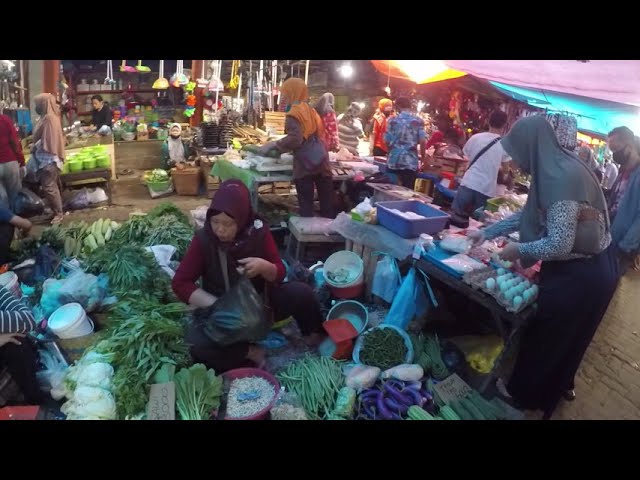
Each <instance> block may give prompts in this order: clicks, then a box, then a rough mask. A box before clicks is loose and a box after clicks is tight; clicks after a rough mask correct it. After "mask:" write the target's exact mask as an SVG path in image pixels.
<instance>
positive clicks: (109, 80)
mask: <svg viewBox="0 0 640 480" xmlns="http://www.w3.org/2000/svg"><path fill="white" fill-rule="evenodd" d="M115 83H116V81H115V80H114V79H113V60H107V76H106V77H105V79H104V84H105V85H115Z"/></svg>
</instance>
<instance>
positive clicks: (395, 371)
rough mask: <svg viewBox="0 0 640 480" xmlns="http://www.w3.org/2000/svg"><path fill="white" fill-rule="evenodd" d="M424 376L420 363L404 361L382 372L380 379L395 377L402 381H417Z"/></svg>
mask: <svg viewBox="0 0 640 480" xmlns="http://www.w3.org/2000/svg"><path fill="white" fill-rule="evenodd" d="M422 377H424V370H423V369H422V367H421V366H420V365H415V364H408V363H404V364H402V365H398V366H396V367H393V368H390V369H389V370H385V371H384V372H382V379H383V380H386V379H387V378H395V379H396V380H402V381H403V382H417V381H419V380H421V379H422Z"/></svg>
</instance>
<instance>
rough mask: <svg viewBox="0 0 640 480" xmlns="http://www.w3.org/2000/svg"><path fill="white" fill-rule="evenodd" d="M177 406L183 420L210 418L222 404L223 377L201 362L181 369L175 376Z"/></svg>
mask: <svg viewBox="0 0 640 480" xmlns="http://www.w3.org/2000/svg"><path fill="white" fill-rule="evenodd" d="M175 383H176V406H177V409H178V414H179V415H180V418H182V420H209V419H210V418H211V414H212V413H213V410H215V409H217V408H218V407H219V406H220V397H221V396H222V377H216V372H214V371H213V370H212V369H210V370H207V367H205V366H204V365H202V364H201V363H197V364H195V365H193V366H192V367H190V368H184V369H182V370H180V371H179V372H178V373H177V374H176V376H175Z"/></svg>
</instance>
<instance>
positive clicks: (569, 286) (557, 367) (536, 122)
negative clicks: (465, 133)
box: [469, 116, 618, 419]
mask: <svg viewBox="0 0 640 480" xmlns="http://www.w3.org/2000/svg"><path fill="white" fill-rule="evenodd" d="M502 146H503V147H504V150H505V151H506V153H507V154H508V155H509V156H510V157H511V158H513V160H514V161H515V162H516V164H517V165H518V167H519V168H520V169H521V170H523V171H524V172H526V173H528V174H530V175H531V187H530V191H529V196H528V199H527V203H526V205H525V207H524V209H523V210H522V211H521V212H520V213H517V214H515V215H513V216H512V217H510V218H508V219H507V220H504V221H502V222H499V223H497V224H495V225H493V226H491V227H488V228H486V229H484V230H483V231H481V232H474V233H473V234H470V235H469V236H470V237H472V238H474V240H476V241H481V240H483V239H493V238H496V237H501V236H506V235H508V234H510V233H512V232H515V231H519V232H520V242H521V243H516V242H512V243H509V244H508V245H507V246H506V247H505V248H504V250H503V251H502V253H501V254H500V256H501V258H503V259H504V260H509V261H517V260H519V261H520V263H521V264H522V265H523V266H524V267H527V266H532V265H533V264H535V263H536V262H538V261H542V267H541V271H540V282H539V292H540V293H539V296H538V299H537V304H538V308H537V311H536V314H535V315H534V317H533V318H532V319H531V321H530V323H529V325H528V327H527V329H526V331H525V333H524V335H523V338H522V342H521V345H520V351H519V352H518V358H517V360H516V365H515V368H514V370H513V373H512V376H511V379H510V381H509V383H508V385H506V386H505V385H504V383H502V382H501V381H499V382H498V389H499V390H500V391H501V393H503V395H505V396H508V397H512V398H513V401H514V404H516V405H517V406H519V407H521V408H526V409H531V410H542V411H543V412H544V417H543V418H544V419H549V418H551V415H552V414H553V412H554V410H555V408H556V406H557V404H558V403H559V401H560V400H561V399H562V398H563V397H564V398H565V399H567V400H573V399H574V398H575V392H574V376H575V374H576V372H577V370H578V367H579V366H580V362H581V361H582V357H583V355H584V353H585V351H586V350H587V347H588V346H589V344H590V343H591V340H592V338H593V336H594V334H595V332H596V330H597V328H598V325H599V324H600V321H601V320H602V317H603V316H604V314H605V312H606V310H607V306H608V305H609V301H610V300H611V297H612V296H613V293H614V291H615V289H616V286H617V281H618V280H617V279H618V273H617V263H616V261H615V256H614V253H613V251H612V249H611V248H608V247H609V245H610V243H611V234H610V232H609V216H608V213H607V205H606V202H605V199H604V195H603V193H602V189H601V188H600V185H599V183H598V181H597V179H596V178H595V175H594V173H593V172H592V171H591V169H590V168H589V167H587V165H586V164H585V163H584V162H583V161H581V160H580V159H579V158H578V157H577V156H575V155H574V154H573V153H570V152H569V151H568V150H565V149H563V148H562V147H561V146H560V143H559V142H558V139H557V137H556V135H555V133H554V131H553V128H552V127H551V125H550V124H549V123H548V121H547V120H546V119H545V118H544V117H541V116H531V117H527V118H524V119H521V120H519V121H518V122H516V124H515V125H514V126H513V128H512V129H511V131H510V132H509V134H508V135H507V136H505V137H504V138H503V139H502Z"/></svg>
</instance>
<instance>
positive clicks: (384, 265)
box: [371, 254, 402, 303]
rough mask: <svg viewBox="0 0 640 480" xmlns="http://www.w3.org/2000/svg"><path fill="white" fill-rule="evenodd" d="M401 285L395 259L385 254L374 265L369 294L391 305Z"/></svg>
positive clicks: (400, 277)
mask: <svg viewBox="0 0 640 480" xmlns="http://www.w3.org/2000/svg"><path fill="white" fill-rule="evenodd" d="M401 283H402V276H401V275H400V271H399V270H398V264H397V262H396V259H395V258H393V257H391V256H390V255H387V254H385V255H384V257H383V258H382V259H381V260H379V261H378V264H377V265H376V273H375V276H374V277H373V285H372V287H371V293H373V294H374V295H375V296H377V297H380V298H381V299H382V300H384V301H385V302H387V303H393V298H394V297H395V296H396V293H398V289H399V288H400V284H401Z"/></svg>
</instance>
